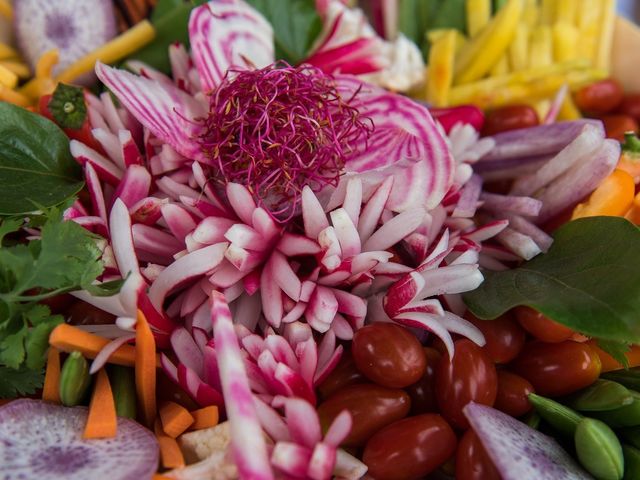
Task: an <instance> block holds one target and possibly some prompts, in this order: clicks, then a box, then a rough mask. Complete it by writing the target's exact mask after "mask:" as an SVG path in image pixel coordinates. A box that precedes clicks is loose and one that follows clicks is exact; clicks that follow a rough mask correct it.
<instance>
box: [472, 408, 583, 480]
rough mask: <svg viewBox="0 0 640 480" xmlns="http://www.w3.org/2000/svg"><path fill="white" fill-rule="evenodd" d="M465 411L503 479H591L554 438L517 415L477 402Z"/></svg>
mask: <svg viewBox="0 0 640 480" xmlns="http://www.w3.org/2000/svg"><path fill="white" fill-rule="evenodd" d="M464 414H465V416H466V417H467V419H468V420H469V423H470V424H471V428H473V430H474V431H475V432H476V434H477V435H478V438H480V441H481V442H482V445H483V446H484V448H485V450H486V452H487V454H488V455H489V457H491V460H492V461H493V463H494V465H495V466H496V468H497V469H498V471H499V472H500V475H501V476H502V479H503V480H588V479H591V478H592V477H591V476H590V475H588V474H587V473H586V472H585V471H584V470H582V469H581V468H580V467H579V466H578V464H577V463H576V462H575V461H574V460H573V459H572V458H571V457H570V456H569V455H568V454H567V452H565V451H564V450H563V449H562V447H560V445H559V444H558V443H557V442H556V441H555V440H554V439H553V438H551V437H548V436H547V435H544V434H542V433H540V432H538V431H537V430H534V429H533V428H531V427H529V426H527V425H525V424H524V423H522V422H520V421H518V420H516V419H515V418H513V417H511V416H509V415H507V414H505V413H502V412H500V411H498V410H496V409H495V408H491V407H487V406H485V405H480V404H478V403H474V402H471V403H469V404H467V406H466V407H464Z"/></svg>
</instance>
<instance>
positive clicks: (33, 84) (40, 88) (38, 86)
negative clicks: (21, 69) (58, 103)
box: [19, 77, 57, 102]
mask: <svg viewBox="0 0 640 480" xmlns="http://www.w3.org/2000/svg"><path fill="white" fill-rule="evenodd" d="M56 85H57V82H56V81H54V80H53V78H51V77H35V78H32V79H31V80H29V81H28V82H27V83H25V84H24V85H23V86H22V87H20V90H19V92H20V94H22V95H24V96H26V97H29V98H30V99H31V100H32V101H34V102H35V101H37V100H38V99H39V98H40V97H42V96H43V95H49V94H51V93H53V91H54V90H55V89H56Z"/></svg>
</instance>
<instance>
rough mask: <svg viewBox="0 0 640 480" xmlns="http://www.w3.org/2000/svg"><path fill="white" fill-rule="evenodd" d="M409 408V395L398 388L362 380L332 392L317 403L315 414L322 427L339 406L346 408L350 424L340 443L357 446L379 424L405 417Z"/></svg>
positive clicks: (327, 425)
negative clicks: (318, 404) (349, 416)
mask: <svg viewBox="0 0 640 480" xmlns="http://www.w3.org/2000/svg"><path fill="white" fill-rule="evenodd" d="M409 408H411V399H410V398H409V395H407V394H406V393H405V392H403V391H402V390H397V389H392V388H386V387H380V386H378V385H373V384H372V383H364V384H361V385H350V386H348V387H345V388H343V389H341V390H338V391H337V392H335V393H334V394H333V395H331V396H330V397H329V398H327V399H326V400H325V401H324V402H323V403H321V404H320V406H319V407H318V416H319V417H320V424H321V425H322V427H323V428H324V429H325V431H326V429H327V428H328V427H329V425H331V422H333V420H334V419H335V418H336V417H337V416H338V415H339V414H340V413H341V412H342V411H343V410H345V409H346V410H348V411H349V413H350V414H351V418H352V420H353V427H352V428H351V432H350V433H349V436H347V438H346V439H345V440H344V442H343V444H344V445H348V446H355V447H357V446H361V445H364V444H365V442H366V441H367V440H368V439H369V438H371V436H372V435H373V434H374V433H376V432H377V431H378V430H380V429H381V428H383V427H385V426H387V425H389V424H391V423H393V422H395V421H396V420H400V419H401V418H404V417H406V416H407V414H408V413H409Z"/></svg>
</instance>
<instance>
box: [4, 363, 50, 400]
mask: <svg viewBox="0 0 640 480" xmlns="http://www.w3.org/2000/svg"><path fill="white" fill-rule="evenodd" d="M43 382H44V371H43V370H28V369H26V368H21V369H18V370H16V369H13V368H9V367H6V366H3V365H0V398H16V397H21V396H24V395H31V394H34V393H36V390H38V388H40V387H42V384H43Z"/></svg>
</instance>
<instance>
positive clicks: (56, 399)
mask: <svg viewBox="0 0 640 480" xmlns="http://www.w3.org/2000/svg"><path fill="white" fill-rule="evenodd" d="M42 400H43V401H45V402H50V403H58V404H59V403H60V351H59V350H58V349H57V348H54V347H49V352H48V353H47V370H46V372H45V375H44V387H43V388H42Z"/></svg>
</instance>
